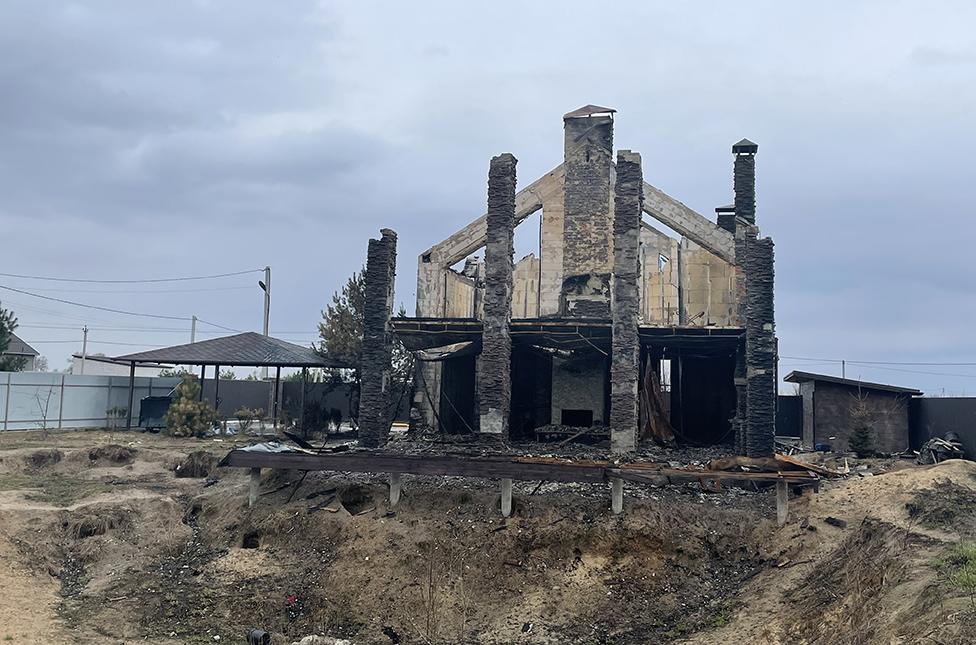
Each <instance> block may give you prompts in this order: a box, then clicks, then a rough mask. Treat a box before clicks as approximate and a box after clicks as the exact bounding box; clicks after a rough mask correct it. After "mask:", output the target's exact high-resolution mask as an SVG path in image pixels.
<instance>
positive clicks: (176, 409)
mask: <svg viewBox="0 0 976 645" xmlns="http://www.w3.org/2000/svg"><path fill="white" fill-rule="evenodd" d="M199 398H200V384H199V383H197V379H196V377H195V376H193V375H191V374H185V375H184V376H183V380H182V381H181V382H180V384H179V385H177V386H176V392H175V393H174V396H173V402H172V403H170V406H169V409H168V410H167V411H166V430H167V432H169V434H171V435H172V436H174V437H205V436H206V435H207V433H208V432H210V430H211V429H212V428H213V424H214V421H215V420H216V418H217V413H216V411H215V410H214V409H213V406H211V405H210V404H209V403H207V402H206V401H199V400H198V399H199Z"/></svg>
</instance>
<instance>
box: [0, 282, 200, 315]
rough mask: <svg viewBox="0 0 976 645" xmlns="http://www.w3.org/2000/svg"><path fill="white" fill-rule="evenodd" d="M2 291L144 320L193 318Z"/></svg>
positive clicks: (3, 286) (4, 286)
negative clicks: (138, 317) (139, 317)
mask: <svg viewBox="0 0 976 645" xmlns="http://www.w3.org/2000/svg"><path fill="white" fill-rule="evenodd" d="M0 289H5V290H7V291H13V292H14V293H22V294H24V295H25V296H32V297H34V298H42V299H44V300H50V301H52V302H60V303H62V304H65V305H74V306H75V307H84V308H85V309H97V310H98V311H107V312H109V313H113V314H123V315H126V316H141V317H143V318H159V319H162V320H186V321H190V320H192V319H191V318H186V317H185V316H167V315H165V314H145V313H138V312H135V311H125V310H124V309H112V308H111V307H99V306H98V305H86V304H85V303H83V302H74V301H72V300H64V299H62V298H55V297H53V296H42V295H41V294H39V293H31V292H30V291H24V290H22V289H15V288H13V287H8V286H6V285H2V284H0Z"/></svg>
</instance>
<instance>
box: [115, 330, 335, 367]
mask: <svg viewBox="0 0 976 645" xmlns="http://www.w3.org/2000/svg"><path fill="white" fill-rule="evenodd" d="M113 359H114V360H117V361H121V362H124V363H170V364H173V365H220V366H226V367H353V366H352V365H350V364H348V363H347V362H344V361H339V360H334V359H331V358H328V357H326V356H322V355H321V354H319V353H318V352H316V351H315V350H313V349H311V348H310V347H302V346H301V345H295V344H294V343H289V342H287V341H283V340H279V339H277V338H271V337H270V336H264V335H262V334H258V333H256V332H253V331H249V332H244V333H243V334H235V335H233V336H223V337H221V338H211V339H210V340H201V341H199V342H196V343H187V344H185V345H174V346H173V347H163V348H162V349H153V350H149V351H147V352H137V353H135V354H126V355H124V356H114V357H113Z"/></svg>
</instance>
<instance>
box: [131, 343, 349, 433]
mask: <svg viewBox="0 0 976 645" xmlns="http://www.w3.org/2000/svg"><path fill="white" fill-rule="evenodd" d="M113 360H115V361H120V362H123V363H128V365H129V407H128V411H127V416H128V419H127V421H126V429H131V428H132V403H133V401H132V399H133V394H134V392H135V377H136V366H137V365H141V364H145V363H165V364H169V365H199V366H200V385H201V392H202V389H203V387H202V386H203V381H204V379H205V378H206V370H207V367H208V366H213V367H214V379H215V381H216V391H215V393H214V398H215V399H216V398H217V394H218V393H219V392H220V368H221V367H273V368H275V387H274V402H273V406H272V407H273V419H274V422H275V424H276V425H277V421H278V404H279V401H278V389H279V384H280V382H281V368H282V367H291V368H301V369H302V380H303V381H304V380H305V379H306V378H307V375H308V368H310V367H312V368H323V367H333V368H348V367H354V366H353V365H350V364H349V363H347V362H344V361H338V360H334V359H331V358H328V357H326V356H322V355H321V354H319V353H318V352H316V351H315V350H313V349H311V348H310V347H302V346H301V345H295V344H294V343H289V342H287V341H284V340H279V339H277V338H271V337H270V336H264V335H262V334H258V333H256V332H244V333H242V334H235V335H233V336H223V337H221V338H211V339H209V340H202V341H199V342H196V343H187V344H185V345H174V346H172V347H163V348H161V349H153V350H149V351H147V352H137V353H135V354H126V355H124V356H116V357H114V358H113ZM302 395H303V398H304V388H302ZM304 407H305V402H304V400H303V401H302V408H303V409H304Z"/></svg>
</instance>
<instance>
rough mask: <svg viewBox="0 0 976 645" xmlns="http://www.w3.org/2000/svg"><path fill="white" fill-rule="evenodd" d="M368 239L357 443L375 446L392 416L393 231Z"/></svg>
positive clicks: (384, 439)
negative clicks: (390, 400) (390, 412)
mask: <svg viewBox="0 0 976 645" xmlns="http://www.w3.org/2000/svg"><path fill="white" fill-rule="evenodd" d="M380 235H381V237H380V239H378V240H370V241H369V250H368V252H367V255H366V301H365V303H364V305H363V348H362V352H361V354H360V364H359V376H360V395H359V444H360V445H361V446H364V447H367V448H376V447H379V446H381V445H383V444H384V443H386V438H387V435H388V434H389V431H390V423H391V421H392V419H391V418H390V416H389V414H388V412H387V402H388V401H387V399H388V398H389V387H390V371H391V369H392V365H391V363H392V354H393V339H392V337H391V335H390V331H389V325H390V316H392V314H393V279H394V277H395V276H396V240H397V235H396V233H395V232H394V231H392V230H390V229H388V228H384V229H382V230H381V231H380Z"/></svg>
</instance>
